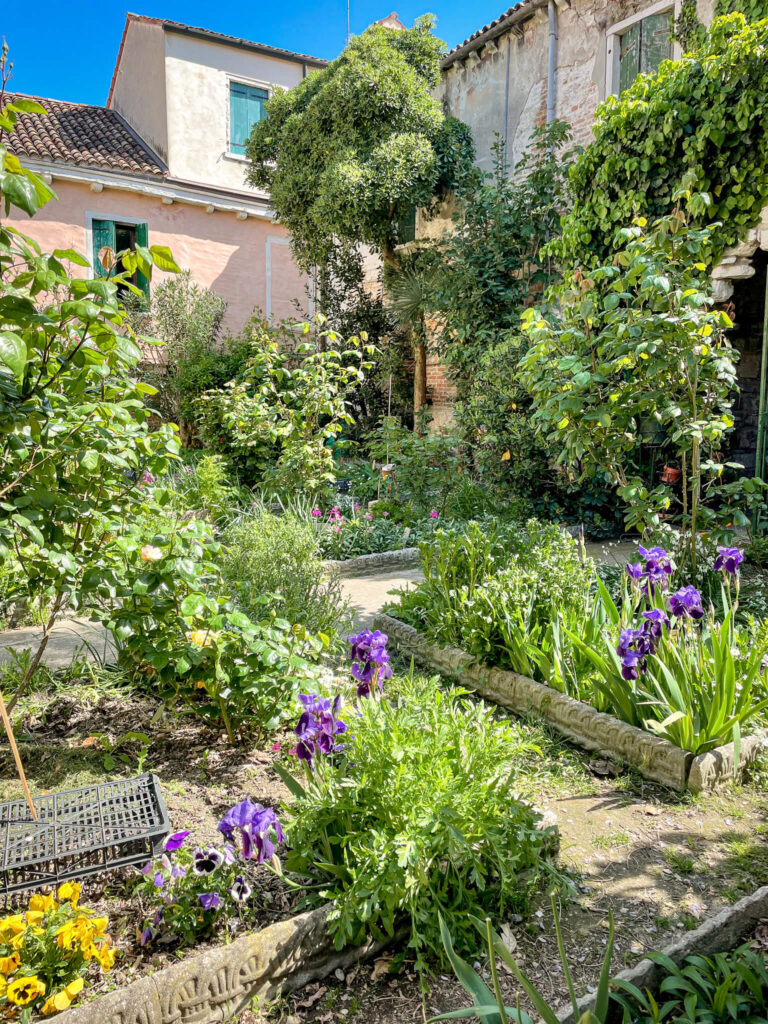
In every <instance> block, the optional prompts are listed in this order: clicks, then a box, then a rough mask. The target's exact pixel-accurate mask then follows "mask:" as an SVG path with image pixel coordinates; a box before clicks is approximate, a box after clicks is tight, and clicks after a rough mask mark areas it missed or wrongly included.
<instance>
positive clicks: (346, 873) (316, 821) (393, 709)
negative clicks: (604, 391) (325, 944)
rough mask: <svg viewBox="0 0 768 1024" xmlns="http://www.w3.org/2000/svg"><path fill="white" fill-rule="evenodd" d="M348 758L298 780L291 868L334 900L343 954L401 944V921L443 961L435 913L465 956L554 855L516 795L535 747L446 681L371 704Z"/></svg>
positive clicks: (357, 723)
mask: <svg viewBox="0 0 768 1024" xmlns="http://www.w3.org/2000/svg"><path fill="white" fill-rule="evenodd" d="M348 717H349V721H350V725H351V724H352V723H353V728H352V729H351V730H350V731H351V732H352V733H353V734H354V735H352V736H350V734H349V733H347V734H346V736H345V741H346V744H347V745H346V746H345V748H344V753H343V755H342V756H335V758H334V757H326V758H322V759H320V761H319V762H318V763H317V766H316V767H315V769H314V772H313V773H311V774H308V780H307V782H306V783H305V787H304V788H300V787H299V786H298V784H297V783H295V781H293V780H291V785H292V787H293V789H294V792H295V793H296V799H295V800H294V801H293V803H292V804H291V806H290V809H289V812H288V813H289V814H290V820H289V822H288V824H287V827H286V838H287V842H288V845H289V846H290V848H291V852H290V854H289V855H288V857H287V860H286V865H285V866H286V870H287V871H289V872H291V873H293V874H296V875H298V876H300V877H301V878H302V880H303V881H304V882H306V883H307V884H308V885H309V886H311V887H312V888H311V889H310V890H309V891H310V892H311V893H312V896H311V899H312V900H315V899H316V900H317V902H320V901H325V900H329V899H330V900H332V901H333V909H332V911H331V916H330V927H331V928H332V930H333V933H334V937H335V942H336V945H337V947H338V948H341V947H342V946H344V945H346V944H347V943H359V942H362V941H363V940H364V939H365V938H366V935H367V933H368V931H369V930H370V932H371V933H372V934H373V935H374V936H375V937H379V938H382V937H383V936H384V935H389V936H391V935H393V934H394V932H395V929H396V926H397V923H398V920H399V919H400V918H401V916H403V915H405V917H406V918H407V920H408V922H409V927H410V937H409V940H408V946H409V948H410V949H411V950H413V951H414V953H415V954H416V957H417V964H418V966H420V967H421V966H424V963H425V958H426V957H427V956H435V957H440V956H441V945H440V929H439V923H438V915H439V914H442V915H443V917H444V918H445V919H446V920H447V921H448V922H449V924H450V928H451V931H452V933H453V934H454V936H455V937H456V941H457V945H458V946H459V948H463V949H468V948H473V947H474V946H475V945H476V940H475V938H474V935H473V928H472V924H471V922H470V920H469V916H468V915H469V914H471V913H475V914H482V915H483V916H485V913H486V912H491V913H493V915H494V916H498V915H504V914H506V913H511V912H521V911H522V912H524V911H525V910H526V908H527V906H528V899H529V896H530V894H531V892H532V890H533V889H534V888H535V886H536V883H537V880H538V879H539V877H540V875H541V874H542V872H543V871H544V870H545V869H544V863H545V858H546V857H547V854H548V853H550V852H551V848H552V842H553V836H552V833H551V832H550V831H549V830H541V829H540V828H539V827H538V825H539V823H540V815H539V814H538V813H537V812H536V810H535V809H534V808H533V807H532V806H531V805H530V804H528V803H526V802H525V801H524V800H522V799H521V798H519V797H518V796H516V788H515V787H516V782H517V779H516V771H517V769H518V768H519V767H521V766H522V761H523V759H524V758H525V759H530V756H531V752H532V749H535V748H532V747H531V745H530V744H529V743H527V742H525V741H524V740H523V739H522V738H521V735H520V733H519V732H517V731H516V730H515V729H514V727H513V726H512V725H510V724H509V723H507V722H497V721H495V720H494V717H493V712H492V711H491V709H490V708H488V707H487V706H486V705H484V704H482V703H480V702H477V701H475V700H467V699H465V697H464V691H461V690H453V691H448V692H446V691H445V690H443V689H442V688H441V686H440V684H439V680H438V679H437V678H435V679H431V680H430V681H429V682H426V683H425V682H424V681H423V680H422V681H415V680H413V679H410V680H406V681H405V682H403V683H402V684H401V685H400V686H399V689H398V699H397V702H396V703H394V704H390V703H389V702H388V701H387V700H363V701H360V702H358V706H357V707H356V708H355V710H354V711H353V712H351V714H350V715H349V716H348Z"/></svg>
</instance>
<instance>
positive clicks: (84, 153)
mask: <svg viewBox="0 0 768 1024" xmlns="http://www.w3.org/2000/svg"><path fill="white" fill-rule="evenodd" d="M19 95H20V94H19ZM27 98H31V99H35V100H37V102H38V103H40V104H41V105H42V106H43V107H45V109H46V110H47V112H48V113H47V114H45V115H44V114H19V115H18V121H17V123H16V130H15V131H13V132H11V133H10V136H6V138H5V141H6V143H7V145H8V148H9V149H10V150H11V152H13V153H15V154H16V155H17V156H19V157H28V158H29V159H32V160H46V161H48V160H50V161H53V162H54V163H65V164H76V165H78V166H82V167H99V168H102V169H103V170H107V171H124V172H126V173H128V174H140V175H143V176H145V177H146V176H152V177H162V176H163V175H164V174H165V170H166V169H165V166H164V164H163V163H162V162H161V160H160V158H159V157H158V156H156V155H155V154H154V153H153V152H152V150H151V149H150V148H149V147H148V146H147V145H146V144H145V143H143V142H142V141H141V140H140V139H139V138H138V136H137V135H135V134H134V133H133V132H132V131H131V129H130V128H129V127H128V125H127V124H126V123H125V121H124V120H123V119H122V117H121V116H120V115H119V114H118V113H117V111H116V110H108V109H107V108H106V107H92V106H88V105H86V104H83V103H66V102H64V101H63V100H50V99H43V98H41V97H38V96H34V97H27ZM12 100H13V93H9V94H7V95H6V97H5V103H9V102H11V101H12Z"/></svg>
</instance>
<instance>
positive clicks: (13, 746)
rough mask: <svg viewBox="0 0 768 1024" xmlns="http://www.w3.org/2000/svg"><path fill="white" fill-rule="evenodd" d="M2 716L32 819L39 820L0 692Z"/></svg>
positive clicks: (0, 712) (0, 711) (0, 713)
mask: <svg viewBox="0 0 768 1024" xmlns="http://www.w3.org/2000/svg"><path fill="white" fill-rule="evenodd" d="M0 716H2V719H3V725H4V726H5V731H6V733H7V735H8V742H9V743H10V745H11V752H12V753H13V759H14V761H15V762H16V771H17V772H18V773H19V778H20V779H21V785H22V788H23V790H24V796H25V797H26V798H27V803H28V804H29V810H30V812H31V814H32V820H33V821H37V811H36V809H35V805H34V804H33V803H32V794H31V793H30V792H29V786H28V785H27V777H26V775H25V774H24V765H23V764H22V763H21V757H20V756H19V748H18V747H17V746H16V739H15V737H14V735H13V727H12V726H11V720H10V718H9V717H8V711H7V709H6V707H5V701H4V700H3V695H2V693H0Z"/></svg>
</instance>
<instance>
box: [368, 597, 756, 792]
mask: <svg viewBox="0 0 768 1024" xmlns="http://www.w3.org/2000/svg"><path fill="white" fill-rule="evenodd" d="M373 625H374V628H375V629H380V630H381V631H382V632H384V633H386V634H387V636H388V637H389V638H390V640H391V641H392V642H393V643H394V645H395V646H396V647H397V648H398V649H399V650H400V651H402V653H403V654H405V655H407V656H409V657H412V658H413V659H414V660H415V661H417V662H419V663H420V664H421V665H424V666H425V667H427V668H429V669H432V670H434V671H437V672H440V673H442V674H443V675H446V676H449V677H452V678H454V679H456V680H458V681H459V682H461V683H464V684H465V685H467V686H469V687H471V688H472V689H473V690H476V691H477V692H478V693H479V694H480V695H481V696H483V697H487V698H488V699H489V700H492V701H494V702H495V703H497V704H501V705H502V706H503V707H506V708H509V709H510V710H512V711H516V712H518V713H525V712H526V711H530V710H531V709H533V710H535V711H537V712H538V713H539V714H541V715H543V716H544V718H546V719H547V720H548V722H549V723H550V724H551V725H552V726H553V727H554V728H555V729H556V730H557V731H558V732H559V733H561V734H562V735H563V736H565V737H567V738H568V739H569V740H572V741H573V742H574V743H576V744H577V745H578V746H580V747H583V748H584V749H586V750H590V751H595V752H597V753H600V754H602V755H604V756H607V757H612V758H615V759H618V760H620V761H624V762H626V763H627V764H631V765H633V766H634V767H635V768H637V769H638V770H639V771H640V773H641V774H642V775H644V776H645V777H646V778H647V779H652V780H653V781H654V782H661V783H662V784H663V785H665V786H669V787H670V788H672V789H676V790H679V791H682V790H685V789H689V790H691V791H692V792H695V793H701V792H708V791H710V790H712V789H715V788H716V787H717V786H718V785H719V784H720V783H723V782H726V781H728V779H730V778H732V777H733V767H734V749H733V744H732V743H729V744H728V745H727V746H722V747H717V748H715V750H712V751H710V752H709V753H706V754H699V755H698V756H697V757H694V756H693V754H691V753H690V752H689V751H686V750H681V749H680V748H679V747H676V746H674V745H673V744H672V743H670V742H669V741H668V740H665V739H662V738H661V737H660V736H654V735H653V734H652V733H648V732H644V731H643V730H642V729H637V728H636V727H635V726H633V725H628V724H627V723H626V722H621V721H620V720H619V719H618V718H615V717H614V716H613V715H608V714H605V713H604V712H601V711H596V710H595V709H594V708H592V707H590V706H589V705H588V704H584V703H582V702H581V701H578V700H574V699H573V697H567V696H566V695H565V694H563V693H559V692H558V691H557V690H553V689H551V688H550V687H549V686H545V685H544V684H543V683H537V682H535V681H534V680H533V679H529V678H528V677H527V676H521V675H519V674H518V673H517V672H509V671H505V670H504V669H499V668H489V667H488V666H487V665H480V664H478V663H476V662H475V660H474V659H473V658H472V656H471V655H469V654H467V653H466V652H464V651H460V650H458V649H457V648H455V647H437V646H436V645H434V644H430V643H429V642H428V641H427V639H426V638H425V637H424V636H422V635H421V634H420V633H418V632H417V631H416V630H415V629H414V628H413V627H412V626H407V625H406V624H405V623H404V622H400V621H399V620H398V619H394V618H392V617H391V616H390V615H385V614H383V613H379V614H378V615H376V616H375V618H374V620H373ZM764 743H765V739H764V737H763V736H761V735H755V736H747V737H745V738H744V739H742V741H741V752H740V757H739V766H740V768H742V767H743V766H744V765H746V764H748V763H749V762H750V761H752V760H754V758H755V757H756V756H757V754H758V752H759V750H760V749H761V747H763V745H764Z"/></svg>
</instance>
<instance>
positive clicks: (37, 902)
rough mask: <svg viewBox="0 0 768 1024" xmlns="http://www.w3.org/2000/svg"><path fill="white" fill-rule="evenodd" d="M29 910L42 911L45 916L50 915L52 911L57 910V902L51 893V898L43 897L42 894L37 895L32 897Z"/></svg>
mask: <svg viewBox="0 0 768 1024" xmlns="http://www.w3.org/2000/svg"><path fill="white" fill-rule="evenodd" d="M29 909H30V910H41V911H42V912H43V913H44V914H48V913H50V912H51V911H52V910H55V909H56V900H55V899H54V898H53V893H51V894H50V895H49V896H43V894H42V893H35V895H34V896H30V897H29Z"/></svg>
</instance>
